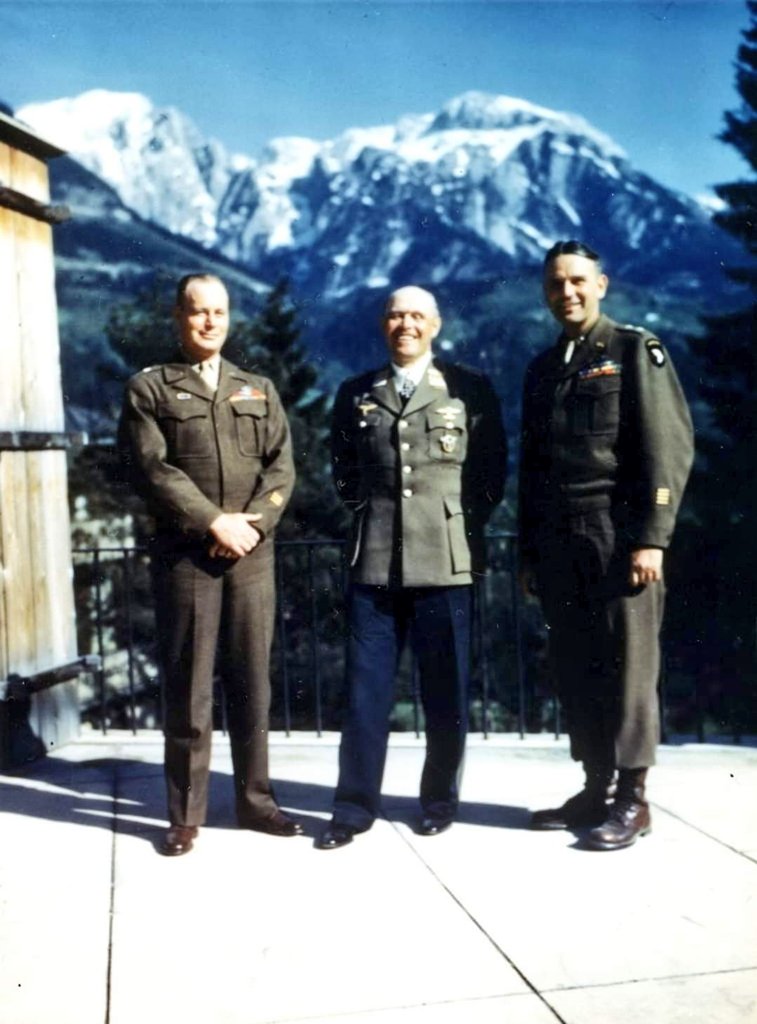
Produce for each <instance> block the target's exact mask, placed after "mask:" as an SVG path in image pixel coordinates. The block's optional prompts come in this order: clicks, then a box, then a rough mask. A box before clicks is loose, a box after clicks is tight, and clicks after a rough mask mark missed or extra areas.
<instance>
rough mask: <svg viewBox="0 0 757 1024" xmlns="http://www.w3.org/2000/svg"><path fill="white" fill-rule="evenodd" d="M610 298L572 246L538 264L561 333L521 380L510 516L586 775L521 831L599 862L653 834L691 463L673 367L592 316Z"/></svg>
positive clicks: (590, 259) (628, 332)
mask: <svg viewBox="0 0 757 1024" xmlns="http://www.w3.org/2000/svg"><path fill="white" fill-rule="evenodd" d="M607 286H608V279H607V277H606V275H605V274H604V273H603V272H602V267H601V265H600V261H599V257H598V256H597V254H596V253H595V252H593V251H592V250H591V249H589V248H588V247H587V246H585V245H583V244H582V243H580V242H576V241H569V242H558V243H557V244H556V245H555V246H553V248H552V249H551V250H550V251H549V252H548V253H547V256H546V259H545V262H544V293H545V297H546V302H547V305H548V306H549V308H550V310H551V312H552V314H553V316H554V317H555V319H556V320H557V321H558V323H560V324H561V325H562V333H561V335H560V337H559V338H558V340H557V344H556V345H555V346H554V347H553V348H551V349H550V350H548V351H546V352H544V353H542V354H541V355H539V356H537V357H536V359H534V361H533V362H532V363H531V365H530V366H529V368H528V371H527V373H526V379H525V386H524V395H523V436H522V449H521V468H520V510H519V517H520V541H521V556H522V581H523V586H524V588H525V589H526V591H531V592H533V591H535V592H536V593H537V594H538V596H539V598H540V599H541V603H542V607H543V610H544V614H545V618H546V620H547V624H548V626H549V643H550V651H551V658H552V663H553V669H554V672H555V676H556V679H557V683H558V689H559V693H560V697H561V699H562V702H563V705H564V707H565V711H566V716H567V724H568V732H569V735H570V742H571V754H572V756H573V758H574V759H575V760H577V761H581V762H583V767H584V771H585V774H586V782H585V786H584V789H583V790H582V791H581V792H580V793H578V794H576V796H573V797H571V798H570V799H569V800H568V801H567V802H566V803H565V804H563V805H562V807H558V808H554V809H550V810H544V811H537V812H536V813H535V814H534V815H533V817H532V827H533V828H535V829H543V830H548V829H560V828H580V827H589V828H591V831H590V832H589V834H588V838H587V842H588V845H589V846H590V847H591V848H593V849H598V850H614V849H620V848H622V847H626V846H629V845H630V844H631V843H633V842H634V841H635V840H636V838H637V837H638V836H639V835H644V834H646V833H647V832H648V831H649V830H650V815H649V806H648V804H647V800H646V796H645V781H646V775H647V769H648V768H649V767H650V766H651V765H653V764H654V761H655V749H656V745H657V741H658V736H659V710H658V699H657V683H658V676H659V667H660V651H659V633H660V626H661V622H662V612H663V599H664V582H663V571H662V562H663V550H664V549H665V548H667V546H668V544H669V542H670V538H671V535H672V533H673V527H674V525H675V519H676V513H677V510H678V507H679V504H680V501H681V496H682V494H683V489H684V486H685V484H686V479H687V477H688V473H689V469H690V467H691V462H692V457H693V449H692V427H691V418H690V416H689V411H688V407H687V405H686V400H685V398H684V396H683V392H682V390H681V386H680V384H679V382H678V378H677V377H676V373H675V370H674V369H673V366H672V364H671V362H670V357H669V356H668V354H667V353H666V352H665V350H664V349H663V347H662V345H661V344H660V342H659V341H658V339H657V338H656V337H655V336H654V335H653V334H650V333H649V332H648V331H645V330H642V329H641V328H638V327H631V326H620V325H619V324H617V323H614V322H613V321H612V320H610V319H609V318H608V317H606V316H604V315H603V314H602V313H601V312H600V302H601V300H602V299H603V298H604V296H605V293H606V291H607ZM616 770H617V780H616V777H615V776H616Z"/></svg>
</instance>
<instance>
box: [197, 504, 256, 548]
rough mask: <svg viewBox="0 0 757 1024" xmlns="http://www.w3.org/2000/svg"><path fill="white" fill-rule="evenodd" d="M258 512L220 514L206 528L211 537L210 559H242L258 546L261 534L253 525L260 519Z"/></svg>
mask: <svg viewBox="0 0 757 1024" xmlns="http://www.w3.org/2000/svg"><path fill="white" fill-rule="evenodd" d="M262 518H263V517H262V515H261V514H260V513H259V512H222V513H221V515H220V516H217V517H216V518H215V519H214V520H213V522H212V523H211V524H210V526H209V528H208V532H209V533H210V534H211V536H212V537H213V543H212V544H211V545H210V549H209V552H208V553H209V555H210V557H211V558H243V557H244V556H245V555H249V553H250V552H251V551H252V550H253V549H254V548H256V547H257V546H258V544H259V543H260V541H261V540H262V534H261V533H260V531H259V530H256V529H255V527H254V526H253V523H256V522H258V520H259V519H262Z"/></svg>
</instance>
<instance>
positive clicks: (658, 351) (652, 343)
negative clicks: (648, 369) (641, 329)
mask: <svg viewBox="0 0 757 1024" xmlns="http://www.w3.org/2000/svg"><path fill="white" fill-rule="evenodd" d="M644 347H645V348H646V350H647V355H648V356H649V361H650V362H651V363H652V365H653V366H657V367H660V366H664V365H665V351H664V349H663V347H662V345H661V344H660V343H659V341H658V340H657V338H647V340H646V341H645V342H644Z"/></svg>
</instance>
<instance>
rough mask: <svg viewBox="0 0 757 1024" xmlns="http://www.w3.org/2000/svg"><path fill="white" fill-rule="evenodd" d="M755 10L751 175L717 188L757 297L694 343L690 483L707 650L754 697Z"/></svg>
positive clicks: (735, 118)
mask: <svg viewBox="0 0 757 1024" xmlns="http://www.w3.org/2000/svg"><path fill="white" fill-rule="evenodd" d="M747 8H748V11H749V15H750V22H751V23H750V26H749V28H747V29H746V30H745V31H744V33H743V37H744V42H743V43H742V44H741V46H740V47H739V50H738V55H737V60H736V87H737V89H738V92H739V94H740V96H741V104H740V106H739V108H738V109H737V110H733V111H728V112H726V114H725V129H724V130H723V132H722V133H721V135H720V138H721V139H722V141H723V142H725V143H727V144H728V145H730V146H733V147H734V148H735V149H736V150H737V151H738V152H739V153H740V155H741V156H742V157H743V158H744V160H745V161H746V163H747V165H748V167H749V169H750V171H751V174H750V175H747V176H746V177H745V178H743V179H742V180H740V181H737V182H733V183H730V184H724V185H719V186H717V188H716V192H717V194H718V196H719V197H720V198H721V199H722V200H723V202H724V203H725V208H724V209H723V211H722V212H720V213H718V214H717V215H716V217H715V219H716V222H717V223H718V224H719V225H720V226H721V227H723V228H724V229H725V230H726V231H728V232H729V233H730V234H732V235H734V236H735V237H736V238H738V239H739V240H740V241H741V242H742V243H743V245H744V247H745V250H746V253H745V257H746V258H745V260H744V265H742V266H740V267H734V268H729V270H728V273H729V276H730V277H731V278H733V279H734V280H735V281H737V282H740V283H741V284H743V285H745V286H746V287H747V289H749V290H750V291H751V293H752V298H751V304H749V302H747V304H745V306H744V308H740V309H738V310H737V311H735V312H731V313H728V314H724V315H720V316H710V317H706V318H704V323H705V327H706V333H705V335H704V337H700V338H692V339H690V344H691V347H692V349H693V351H694V352H695V354H696V355H697V357H698V359H699V365H700V367H701V371H700V387H699V392H700V395H701V397H702V398H703V399H704V400H705V402H706V404H707V407H708V424H707V427H706V428H705V429H703V430H701V431H700V435H699V442H698V448H699V459H698V462H697V466H696V469H695V472H694V474H693V478H692V482H691V487H690V496H691V501H690V506H691V508H692V510H693V512H694V516H695V520H696V522H695V524H693V526H692V527H690V529H695V530H696V531H697V534H698V539H697V541H696V552H695V556H694V558H693V559H692V566H691V568H692V569H693V570H694V571H695V572H697V571H698V574H699V579H698V580H696V578H695V582H696V583H698V585H697V586H696V587H695V591H696V601H697V602H698V605H699V610H700V611H701V612H702V616H701V621H702V622H703V623H704V622H705V621H706V620H707V621H708V625H707V633H708V638H707V646H708V647H709V648H710V651H711V652H712V649H713V647H716V649H718V650H717V655H718V660H719V662H720V672H721V680H722V683H723V684H724V686H725V687H726V689H727V690H728V689H729V688H734V689H731V693H732V694H733V693H735V692H740V694H741V696H744V695H746V696H747V699H748V700H749V701H751V696H750V694H753V693H754V692H755V690H754V688H755V670H756V668H757V650H756V640H757V637H756V636H755V628H756V626H757V581H756V579H755V565H756V564H757V475H756V474H755V467H756V466H757V350H756V345H757V342H756V341H755V337H756V334H755V326H756V325H757V324H756V321H757V266H756V265H755V261H754V257H755V256H757V180H755V176H754V172H755V171H756V170H757V2H755V0H750V2H749V3H747ZM713 653H714V652H713ZM739 703H743V702H742V701H739Z"/></svg>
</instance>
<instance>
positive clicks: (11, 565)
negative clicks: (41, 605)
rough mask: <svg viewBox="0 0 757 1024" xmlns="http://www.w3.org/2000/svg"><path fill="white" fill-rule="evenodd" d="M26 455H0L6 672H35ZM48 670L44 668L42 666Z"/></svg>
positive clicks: (5, 673)
mask: <svg viewBox="0 0 757 1024" xmlns="http://www.w3.org/2000/svg"><path fill="white" fill-rule="evenodd" d="M28 460H29V456H28V454H27V453H25V452H8V451H5V452H0V494H2V502H0V505H2V512H1V513H0V514H1V516H2V518H1V520H0V551H1V552H2V562H3V605H4V608H5V635H6V644H7V655H6V665H5V672H4V673H3V676H5V675H7V673H8V672H19V673H21V674H23V673H27V672H35V671H36V670H37V667H38V665H39V662H38V659H37V650H36V639H37V629H36V623H35V601H36V599H37V596H38V595H36V594H35V592H34V587H33V576H32V565H33V555H32V538H33V533H34V524H33V522H32V520H31V517H30V515H29V505H28V493H29V482H28V479H27V466H28ZM45 667H47V666H45Z"/></svg>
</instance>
